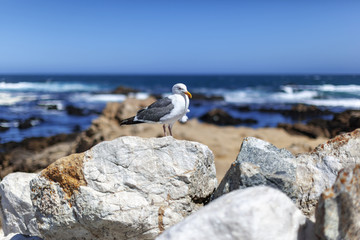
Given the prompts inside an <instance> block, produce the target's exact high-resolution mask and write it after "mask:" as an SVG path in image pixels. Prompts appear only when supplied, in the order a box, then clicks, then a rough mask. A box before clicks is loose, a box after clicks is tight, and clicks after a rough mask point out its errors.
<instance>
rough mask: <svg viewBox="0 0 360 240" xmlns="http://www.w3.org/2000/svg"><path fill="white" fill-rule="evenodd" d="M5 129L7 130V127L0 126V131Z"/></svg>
mask: <svg viewBox="0 0 360 240" xmlns="http://www.w3.org/2000/svg"><path fill="white" fill-rule="evenodd" d="M7 130H9V127H3V126H0V132H5V131H7Z"/></svg>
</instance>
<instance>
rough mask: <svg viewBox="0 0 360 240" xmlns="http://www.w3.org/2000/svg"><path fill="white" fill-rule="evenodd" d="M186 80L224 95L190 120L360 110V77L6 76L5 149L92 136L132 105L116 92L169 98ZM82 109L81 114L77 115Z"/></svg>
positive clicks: (2, 107) (278, 119) (0, 126)
mask: <svg viewBox="0 0 360 240" xmlns="http://www.w3.org/2000/svg"><path fill="white" fill-rule="evenodd" d="M178 82H182V83H184V84H186V85H187V87H188V90H189V91H190V92H191V93H192V94H196V93H197V94H203V95H205V96H216V97H217V98H216V99H217V100H210V99H198V100H196V99H194V100H191V102H190V112H189V113H188V117H189V118H195V117H200V116H202V115H203V114H205V113H207V112H208V111H210V110H211V109H213V108H220V109H223V110H225V111H227V112H228V113H229V114H231V115H232V116H233V117H237V118H251V119H255V120H256V121H257V122H256V123H245V124H244V126H250V127H253V128H259V127H275V126H277V124H278V123H294V122H298V121H303V122H306V121H307V120H309V119H310V117H309V119H301V120H299V119H293V118H292V117H290V116H286V115H284V114H281V113H280V112H278V111H273V110H286V109H290V108H291V106H292V105H294V104H298V103H302V104H307V105H315V106H317V107H319V108H320V109H322V110H330V111H331V112H341V111H344V110H347V109H360V75H222V76H221V75H209V76H205V75H204V76H200V75H196V76H190V75H184V76H181V75H173V76H171V75H170V76H167V75H159V76H155V75H151V76H147V75H136V76H126V75H0V144H1V143H6V142H10V141H15V142H18V141H21V140H23V139H25V138H29V137H46V136H52V135H56V134H59V133H71V132H74V131H81V130H84V129H86V128H88V127H89V126H90V124H91V121H92V120H93V119H95V118H97V117H98V115H99V114H100V113H101V111H102V110H103V108H104V107H105V105H106V103H107V102H110V101H111V102H122V101H124V100H125V99H126V96H125V95H119V94H111V91H113V90H115V89H116V88H117V87H118V86H126V87H130V88H134V89H137V90H139V92H138V93H136V94H133V97H136V98H139V99H144V98H147V97H148V96H150V95H152V94H155V95H162V96H165V95H166V94H169V93H170V92H171V87H172V86H173V85H174V84H175V83H178ZM219 97H220V98H219ZM74 109H75V110H74ZM79 109H80V110H81V114H76V113H75V114H74V111H75V112H76V111H79ZM72 110H73V111H72ZM267 110H271V111H267ZM321 117H322V118H327V119H329V118H331V117H332V115H329V114H328V115H323V116H321Z"/></svg>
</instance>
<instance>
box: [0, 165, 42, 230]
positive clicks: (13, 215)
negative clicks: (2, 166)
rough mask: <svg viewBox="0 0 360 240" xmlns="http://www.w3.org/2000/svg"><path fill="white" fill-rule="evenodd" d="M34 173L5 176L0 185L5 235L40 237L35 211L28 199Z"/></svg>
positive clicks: (17, 173)
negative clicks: (20, 234) (19, 234)
mask: <svg viewBox="0 0 360 240" xmlns="http://www.w3.org/2000/svg"><path fill="white" fill-rule="evenodd" d="M35 176H36V174H35V173H22V172H16V173H11V174H9V175H7V176H6V177H5V178H4V179H3V180H2V181H1V183H0V196H1V197H0V199H1V204H0V209H1V215H2V227H3V231H4V234H5V235H8V234H10V233H22V234H26V235H32V236H41V235H40V232H39V230H38V228H37V223H36V219H35V210H34V208H33V206H32V203H31V199H30V186H29V183H30V180H31V179H33V178H34V177H35Z"/></svg>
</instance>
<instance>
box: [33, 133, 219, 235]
mask: <svg viewBox="0 0 360 240" xmlns="http://www.w3.org/2000/svg"><path fill="white" fill-rule="evenodd" d="M216 185H217V181H216V172H215V165H214V159H213V154H212V153H211V151H210V150H209V149H208V147H206V146H205V145H202V144H200V143H195V142H189V141H179V140H176V139H174V138H172V137H165V138H152V139H142V138H139V137H122V138H118V139H115V140H113V141H109V142H103V143H100V144H98V145H96V146H95V147H93V148H92V149H90V150H89V151H87V152H85V153H84V154H78V155H71V156H69V157H67V158H63V159H59V160H58V161H57V162H55V163H54V164H53V165H50V166H49V167H48V168H47V169H45V170H43V171H42V172H41V173H40V175H39V177H37V178H35V179H34V180H33V181H32V182H31V189H32V195H31V198H32V200H33V205H34V206H35V208H36V213H37V214H36V217H37V221H38V226H39V229H40V232H41V233H42V235H43V237H44V238H45V239H52V240H53V239H154V238H155V237H156V236H157V235H158V234H159V233H161V232H162V231H164V230H165V229H166V228H168V227H170V226H172V225H174V224H175V223H177V222H179V221H181V220H182V219H183V218H184V217H186V216H188V215H190V214H191V213H192V212H194V211H196V210H198V209H199V208H200V207H201V206H202V205H203V202H205V201H206V200H207V199H209V197H210V195H211V193H212V192H213V191H214V189H215V187H216ZM65 232H66V234H63V233H65Z"/></svg>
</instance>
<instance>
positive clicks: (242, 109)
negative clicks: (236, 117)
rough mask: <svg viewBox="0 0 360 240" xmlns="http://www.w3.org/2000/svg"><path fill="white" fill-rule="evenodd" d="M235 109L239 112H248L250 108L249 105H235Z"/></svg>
mask: <svg viewBox="0 0 360 240" xmlns="http://www.w3.org/2000/svg"><path fill="white" fill-rule="evenodd" d="M236 110H238V111H240V112H250V111H251V108H250V106H239V107H236Z"/></svg>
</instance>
